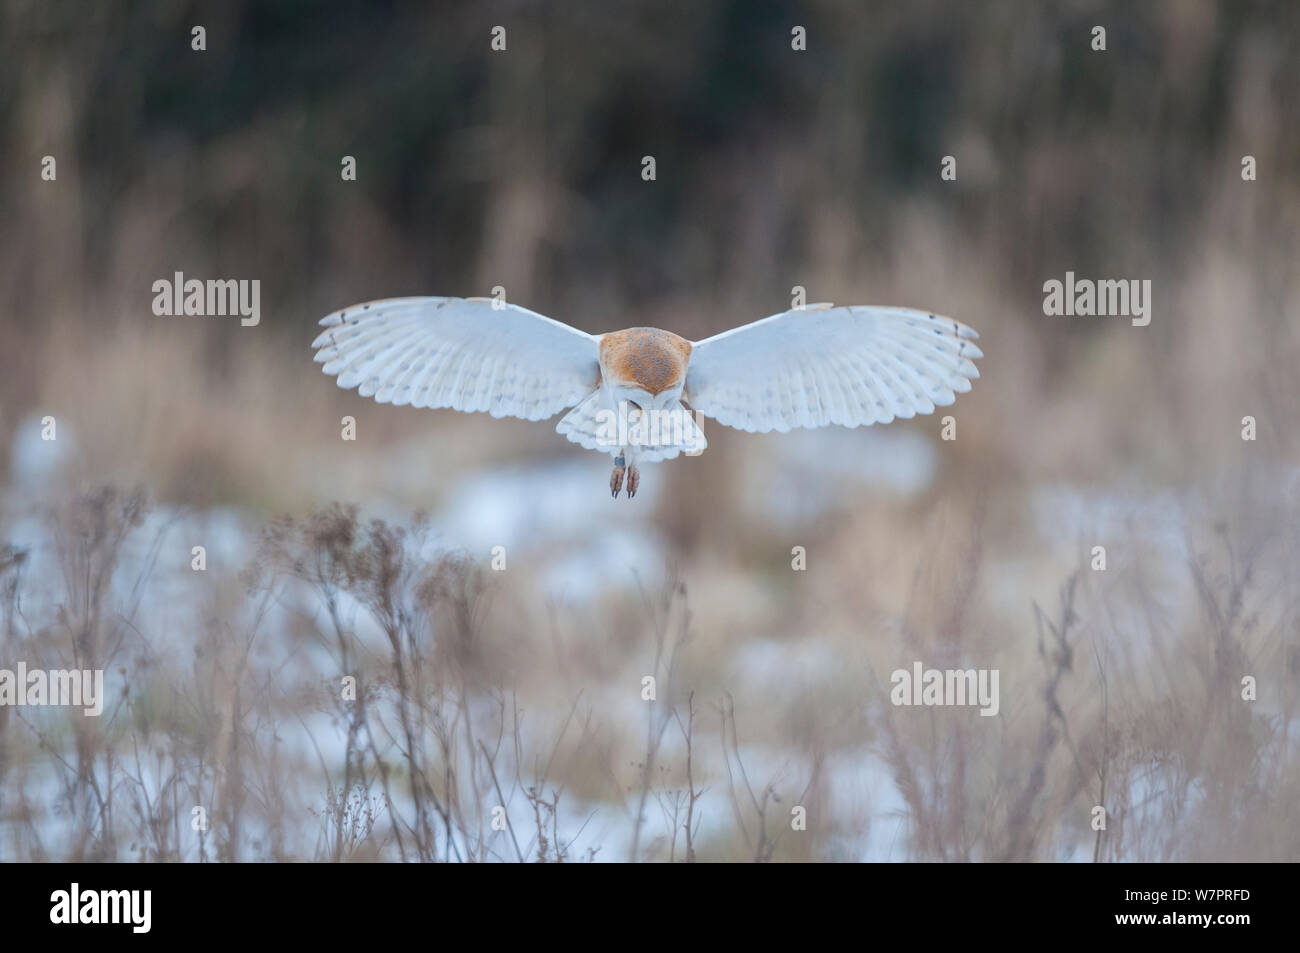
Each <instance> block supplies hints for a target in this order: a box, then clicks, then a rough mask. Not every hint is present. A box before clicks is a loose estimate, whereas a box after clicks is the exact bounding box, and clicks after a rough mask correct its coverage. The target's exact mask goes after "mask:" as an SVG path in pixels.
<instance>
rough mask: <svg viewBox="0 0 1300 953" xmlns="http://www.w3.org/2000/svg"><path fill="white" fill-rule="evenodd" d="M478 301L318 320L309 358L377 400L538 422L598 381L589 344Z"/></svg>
mask: <svg viewBox="0 0 1300 953" xmlns="http://www.w3.org/2000/svg"><path fill="white" fill-rule="evenodd" d="M493 304H494V302H493V301H491V300H490V299H486V298H390V299H387V300H383V301H371V302H368V303H365V304H358V305H353V306H352V307H349V308H344V309H343V310H341V311H336V312H335V313H333V314H331V315H328V316H326V317H324V318H322V319H321V322H320V323H321V326H322V327H324V328H325V330H324V331H322V332H321V334H320V335H319V336H318V337H317V338H316V340H315V341H313V342H312V347H313V348H315V349H316V361H317V362H318V363H320V364H323V365H324V366H323V367H322V368H321V369H322V370H323V371H324V372H325V373H326V374H329V375H331V376H336V377H337V379H338V385H339V386H340V387H343V388H346V389H351V388H353V387H355V388H357V392H358V393H359V394H361V396H363V397H371V396H373V397H374V398H375V400H377V401H379V402H380V403H391V404H398V405H404V404H410V405H411V406H413V407H449V408H452V409H454V410H463V411H486V412H487V413H489V414H491V415H492V416H493V417H522V418H524V419H525V420H541V419H543V418H546V417H550V416H553V415H554V414H556V413H558V412H559V411H561V410H563V409H564V408H565V407H572V406H573V405H575V404H577V403H579V402H580V401H581V400H582V399H583V398H585V397H586V396H587V395H588V394H590V393H591V392H592V391H593V390H594V389H595V388H596V386H597V384H598V383H599V380H600V364H599V359H598V344H597V338H595V337H594V336H592V335H590V334H587V333H585V332H583V331H579V330H577V329H576V328H571V327H569V326H568V325H566V324H561V323H560V322H559V321H553V320H552V319H550V318H548V317H545V316H543V315H540V314H537V313H535V312H533V311H529V310H527V309H526V308H520V307H518V306H517V305H513V304H506V305H504V306H498V307H493Z"/></svg>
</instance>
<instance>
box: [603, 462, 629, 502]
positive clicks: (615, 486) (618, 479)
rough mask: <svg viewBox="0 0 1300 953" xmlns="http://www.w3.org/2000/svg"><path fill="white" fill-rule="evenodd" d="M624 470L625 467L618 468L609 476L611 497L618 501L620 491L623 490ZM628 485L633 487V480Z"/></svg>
mask: <svg viewBox="0 0 1300 953" xmlns="http://www.w3.org/2000/svg"><path fill="white" fill-rule="evenodd" d="M623 470H624V468H623V467H621V466H616V467H614V472H613V473H611V474H610V475H609V495H610V496H612V497H613V498H614V499H616V500H617V499H618V491H619V490H621V489H623ZM628 485H629V486H631V485H632V481H631V480H629V481H628Z"/></svg>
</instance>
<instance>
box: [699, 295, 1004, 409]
mask: <svg viewBox="0 0 1300 953" xmlns="http://www.w3.org/2000/svg"><path fill="white" fill-rule="evenodd" d="M978 337H979V335H978V334H976V333H975V332H974V331H973V330H972V329H971V328H968V327H966V325H964V324H961V323H960V322H957V321H954V320H953V319H952V318H945V317H941V316H939V315H934V314H927V313H926V312H924V311H914V310H912V309H910V308H888V307H868V306H861V305H859V306H849V307H839V308H837V307H834V306H832V305H827V304H823V305H808V306H807V307H806V308H802V309H796V310H793V311H786V312H784V313H782V314H774V315H772V316H771V317H770V318H764V319H763V320H761V321H755V322H754V323H753V324H747V325H745V326H744V327H739V328H735V329H733V330H731V331H726V332H724V333H722V334H718V335H715V336H714V337H711V338H707V339H705V340H703V341H700V342H698V343H696V344H695V346H694V348H693V350H692V351H691V359H690V366H689V368H688V370H687V372H686V393H685V397H686V400H687V401H688V402H689V403H690V405H691V407H693V408H694V409H695V410H698V411H699V412H700V413H702V414H704V415H705V416H707V417H712V418H713V419H714V420H716V421H717V422H718V423H720V424H725V425H726V426H728V427H735V428H737V429H739V430H748V431H751V432H759V433H766V432H767V431H769V430H779V431H782V432H784V431H787V430H790V429H791V428H793V427H825V426H826V425H827V424H841V425H843V426H845V427H857V426H859V425H861V424H872V423H889V421H891V420H893V419H894V418H895V417H911V416H913V415H915V414H928V413H931V412H933V411H934V408H935V407H936V406H938V407H943V406H946V405H948V404H951V403H952V402H953V401H954V400H955V399H956V394H958V393H965V392H966V391H968V390H970V382H971V379H973V378H976V377H979V376H980V375H979V370H978V369H977V368H976V367H975V365H974V364H973V363H971V359H972V358H978V357H983V356H984V355H983V353H982V352H981V351H980V349H979V348H978V347H977V346H976V345H975V344H974V343H973V342H974V340H975V339H976V338H978Z"/></svg>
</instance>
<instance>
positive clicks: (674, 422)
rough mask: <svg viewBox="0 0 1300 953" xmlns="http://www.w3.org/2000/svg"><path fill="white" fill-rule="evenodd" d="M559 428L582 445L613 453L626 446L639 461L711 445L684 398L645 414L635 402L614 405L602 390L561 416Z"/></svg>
mask: <svg viewBox="0 0 1300 953" xmlns="http://www.w3.org/2000/svg"><path fill="white" fill-rule="evenodd" d="M555 430H556V432H557V433H562V434H564V436H565V437H567V438H568V439H569V440H572V441H573V442H574V443H576V444H578V445H579V446H581V447H586V448H587V449H588V450H598V451H600V452H602V453H608V454H609V455H610V456H614V457H617V456H618V455H619V454H620V453H621V452H623V451H624V450H625V449H626V450H627V452H628V454H629V455H630V456H631V457H632V458H633V459H635V460H636V461H637V462H638V463H655V462H657V461H660V460H671V459H672V458H673V457H675V456H677V455H678V454H682V453H686V454H691V455H693V456H694V455H698V454H701V453H703V452H704V449H705V448H706V447H707V446H708V445H709V442H708V441H707V440H705V439H704V432H703V431H702V430H701V429H700V425H699V421H698V420H697V418H696V417H695V415H694V414H692V413H691V412H690V411H689V410H687V409H686V408H685V407H683V406H682V405H681V403H680V402H674V403H673V405H672V406H670V407H665V408H659V409H654V410H650V411H649V412H647V413H645V414H642V413H641V411H640V410H639V409H638V408H636V407H635V406H628V405H626V404H624V405H623V406H622V407H618V406H612V405H611V404H610V401H609V399H608V396H607V395H606V394H605V393H604V392H603V391H600V390H597V391H596V392H595V393H593V394H591V395H590V396H588V397H587V398H586V399H585V400H583V401H582V402H581V403H580V404H578V405H577V406H576V407H574V408H573V409H572V410H570V411H569V412H568V413H567V414H565V415H564V416H563V417H561V418H560V422H559V423H558V424H556V425H555Z"/></svg>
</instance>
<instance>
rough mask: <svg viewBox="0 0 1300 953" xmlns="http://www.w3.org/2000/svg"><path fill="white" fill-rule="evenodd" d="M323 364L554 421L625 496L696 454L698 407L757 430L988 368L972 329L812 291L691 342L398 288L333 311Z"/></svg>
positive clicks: (371, 385) (910, 412)
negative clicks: (591, 329)
mask: <svg viewBox="0 0 1300 953" xmlns="http://www.w3.org/2000/svg"><path fill="white" fill-rule="evenodd" d="M320 323H321V325H322V326H323V327H324V328H325V330H324V331H323V332H322V333H321V334H320V335H319V336H318V337H317V338H316V340H315V341H313V342H312V347H313V348H315V349H316V361H317V363H320V364H324V365H325V366H324V368H323V370H324V371H325V373H326V374H330V375H337V377H338V385H339V386H340V387H343V388H349V389H350V388H353V387H358V385H359V393H360V394H361V395H362V396H363V397H370V396H373V397H374V398H375V400H377V401H379V402H380V403H391V404H399V405H401V404H409V405H411V406H412V407H450V408H452V409H454V410H462V411H467V412H469V411H478V410H482V411H487V412H488V413H489V414H491V415H492V416H493V417H522V418H523V419H524V420H543V419H545V418H547V417H551V416H554V415H555V414H557V413H559V412H560V411H561V410H564V409H565V408H572V409H571V410H569V412H568V413H567V414H565V415H564V416H563V417H562V418H560V422H559V424H558V425H557V426H556V428H555V429H556V430H557V431H558V432H559V433H562V434H564V436H566V437H567V438H568V439H569V440H572V441H573V442H574V443H576V444H579V445H580V446H583V447H586V448H587V449H589V450H598V451H602V452H606V453H609V454H610V455H611V456H612V457H613V458H614V472H613V474H612V475H611V476H610V481H609V488H610V490H611V492H612V493H613V495H614V496H615V497H617V496H618V494H619V491H620V490H621V489H622V488H623V485H624V478H625V477H626V481H627V495H628V497H629V498H631V497H633V496H635V495H636V491H637V486H638V485H639V483H640V479H641V475H640V472H639V470H638V464H640V463H648V462H653V461H658V460H667V459H671V458H672V457H676V456H677V455H678V454H679V453H687V454H691V455H694V454H698V453H701V452H703V451H704V448H705V447H706V446H708V442H707V441H706V440H705V439H704V434H703V433H702V432H701V430H700V428H699V425H698V421H697V419H696V415H697V414H698V415H703V416H705V417H710V418H712V419H714V420H716V421H717V422H718V423H720V424H724V425H726V426H728V427H735V428H736V429H738V430H747V431H749V432H751V433H766V432H768V431H770V430H778V431H781V432H785V431H787V430H790V429H791V428H792V427H825V426H826V425H827V424H839V425H841V426H844V427H857V426H859V425H862V424H873V423H881V424H887V423H889V422H890V421H891V420H893V419H894V418H895V417H912V416H914V415H915V414H928V413H932V412H933V411H934V408H935V407H936V406H938V407H944V406H947V405H948V404H951V403H952V402H953V401H954V400H955V399H956V396H955V395H956V394H958V393H965V392H966V391H968V390H970V386H971V385H970V382H971V380H973V379H974V378H977V377H979V376H980V375H979V370H978V369H977V368H976V367H975V365H974V364H973V363H972V360H973V359H975V358H979V357H983V356H984V355H983V354H982V353H981V351H980V349H979V347H977V346H976V345H975V343H974V342H975V340H976V339H977V338H978V337H979V335H978V334H976V333H975V331H974V330H972V329H971V328H968V327H967V326H966V325H964V324H961V323H960V322H958V321H954V320H953V319H952V318H945V317H942V316H939V315H934V314H927V313H926V312H924V311H913V310H911V309H910V308H892V307H870V306H861V305H857V306H847V307H835V306H833V305H830V304H810V305H806V306H804V307H802V308H795V309H793V310H790V311H785V312H783V313H781V314H774V315H772V316H771V317H769V318H764V319H762V320H761V321H755V322H753V323H752V324H746V325H744V326H743V327H739V328H733V329H732V330H730V331H724V332H723V333H722V334H715V335H714V336H713V337H710V338H705V339H704V340H703V341H688V340H686V339H685V338H683V337H679V336H677V335H676V334H673V333H672V332H671V331H663V330H660V329H659V328H628V329H626V330H623V331H610V332H608V333H606V334H587V333H586V332H584V331H579V330H577V329H576V328H571V327H569V326H568V325H566V324H561V323H560V322H559V321H553V320H552V319H550V318H547V317H543V316H542V315H540V314H536V313H534V312H532V311H529V310H527V309H525V308H520V307H518V306H517V305H513V304H507V303H506V302H504V301H501V300H499V299H492V298H392V299H388V300H384V301H371V302H369V303H368V304H359V305H354V306H352V307H350V308H345V309H343V310H342V311H336V312H335V313H334V314H331V315H329V316H327V317H325V318H322V319H321V322H320Z"/></svg>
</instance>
